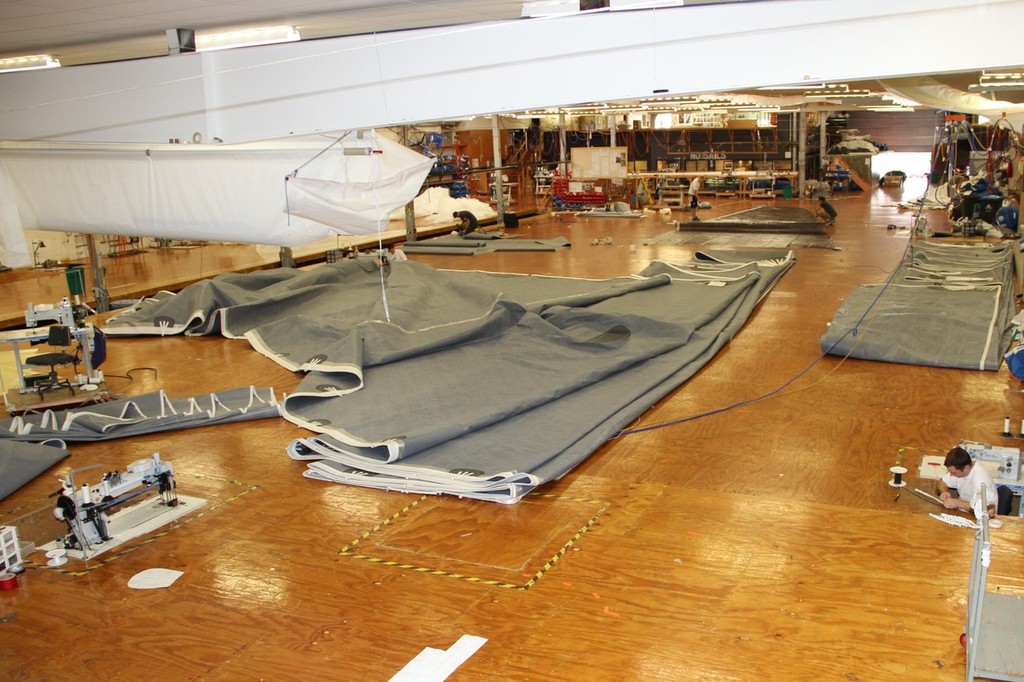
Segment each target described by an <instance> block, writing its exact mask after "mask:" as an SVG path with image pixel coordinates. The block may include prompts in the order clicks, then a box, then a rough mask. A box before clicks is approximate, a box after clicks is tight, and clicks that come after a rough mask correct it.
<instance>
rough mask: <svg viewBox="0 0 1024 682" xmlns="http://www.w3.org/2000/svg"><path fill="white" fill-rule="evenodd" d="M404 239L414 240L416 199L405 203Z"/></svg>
mask: <svg viewBox="0 0 1024 682" xmlns="http://www.w3.org/2000/svg"><path fill="white" fill-rule="evenodd" d="M405 241H407V242H414V241H416V201H415V200H413V201H410V202H409V203H407V204H406V205H405Z"/></svg>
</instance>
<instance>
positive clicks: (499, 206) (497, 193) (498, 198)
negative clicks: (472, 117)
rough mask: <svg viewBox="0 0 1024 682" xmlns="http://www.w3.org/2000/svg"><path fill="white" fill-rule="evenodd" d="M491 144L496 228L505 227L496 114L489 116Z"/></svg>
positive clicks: (503, 186)
mask: <svg viewBox="0 0 1024 682" xmlns="http://www.w3.org/2000/svg"><path fill="white" fill-rule="evenodd" d="M491 144H492V146H493V149H494V210H495V211H497V212H498V218H497V222H498V229H499V230H502V229H504V227H505V182H504V180H502V177H501V174H502V168H501V167H502V160H501V131H500V130H498V114H494V115H492V116H491Z"/></svg>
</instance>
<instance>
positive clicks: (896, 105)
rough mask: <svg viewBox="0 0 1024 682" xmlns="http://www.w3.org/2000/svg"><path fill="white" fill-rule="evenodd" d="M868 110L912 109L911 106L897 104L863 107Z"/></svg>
mask: <svg viewBox="0 0 1024 682" xmlns="http://www.w3.org/2000/svg"><path fill="white" fill-rule="evenodd" d="M864 108H865V109H867V110H868V111H913V110H914V108H913V107H901V106H899V105H898V104H894V105H892V106H884V107H864Z"/></svg>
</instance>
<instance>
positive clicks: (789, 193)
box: [782, 185, 793, 199]
mask: <svg viewBox="0 0 1024 682" xmlns="http://www.w3.org/2000/svg"><path fill="white" fill-rule="evenodd" d="M782 198H783V199H792V198H793V185H786V186H785V187H783V188H782Z"/></svg>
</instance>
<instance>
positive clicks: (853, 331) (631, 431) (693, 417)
mask: <svg viewBox="0 0 1024 682" xmlns="http://www.w3.org/2000/svg"><path fill="white" fill-rule="evenodd" d="M913 241H914V237H913V235H911V237H910V239H909V240H908V243H907V248H906V249H904V251H903V256H902V257H901V258H900V261H899V263H897V265H896V267H895V268H893V270H892V272H890V273H889V276H888V277H887V278H886V280H885V282H884V283H883V285H882V288H881V289H880V290H879V292H878V295H877V296H875V298H874V300H872V301H871V303H870V305H868V307H867V308H866V309H865V310H864V312H863V314H861V316H860V317H859V318H858V319H857V321H856V322H855V323H854V324H853V326H851V327H850V328H849V329H848V330H846V332H845V333H844V334H843V335H842V336H840V337H839V338H838V339H836V340H835V341H833V342H832V344H831V345H830V346H829V347H828V348H827V349H825V350H824V351H822V352H821V354H820V355H818V357H817V358H815V359H814V360H812V361H811V363H810V364H808V365H807V366H806V367H804V368H803V369H802V370H800V371H799V372H797V373H796V374H795V375H793V376H792V377H790V378H789V379H787V380H786V381H784V382H782V383H781V384H779V386H777V387H776V388H773V389H772V390H770V391H768V392H766V393H762V394H761V395H758V396H754V397H753V398H747V399H745V400H738V401H736V402H734V403H732V404H730V405H724V406H722V407H716V408H715V409H712V410H707V411H704V412H698V413H697V414H691V415H687V416H685V417H679V418H677V419H670V420H668V421H664V422H657V423H655V424H648V425H646V426H637V427H634V428H631V429H622V430H621V431H619V432H618V433H617V434H615V436H614V437H615V438H618V437H619V436H630V435H633V434H636V433H644V432H646V431H654V430H656V429H663V428H665V427H668V426H675V425H677V424H683V423H686V422H691V421H696V420H697V419H701V418H703V417H710V416H712V415H715V414H721V413H723V412H728V411H730V410H733V409H736V408H737V407H744V406H746V405H752V404H754V403H757V402H761V401H762V400H767V399H768V398H774V397H776V396H779V395H783V394H784V393H783V391H784V390H785V389H786V388H787V387H789V386H791V385H792V384H794V383H796V382H797V381H798V380H799V379H800V378H802V377H803V376H804V375H805V374H807V373H808V372H810V371H811V370H812V369H814V367H816V366H817V365H818V364H819V363H820V362H821V361H822V360H824V359H825V358H826V357H827V356H828V355H829V353H830V352H831V351H832V349H833V348H835V347H836V346H838V345H839V344H840V343H841V342H842V341H843V340H845V339H846V337H848V336H850V335H851V334H853V336H855V337H856V336H858V331H859V329H860V326H861V324H862V323H863V322H864V320H865V319H866V318H867V317H868V314H869V313H871V312H872V311H873V310H874V309H875V306H877V305H878V302H879V301H880V300H881V299H882V296H883V295H884V294H885V293H886V292H887V291H888V290H889V287H890V285H891V284H892V281H893V279H895V278H896V274H897V273H898V272H899V269H900V264H902V263H903V261H904V259H905V258H906V255H907V254H908V253H910V252H912V248H911V243H913ZM859 343H860V340H859V339H858V340H857V342H856V343H855V344H854V346H853V348H851V349H850V351H849V352H848V353H847V354H846V355H845V356H844V357H843V358H842V360H841V361H840V364H842V362H843V361H845V360H846V358H848V357H849V355H850V353H852V352H853V349H854V348H856V346H857V344H859ZM834 371H835V370H834V369H833V370H832V372H834ZM832 372H829V374H831V373H832ZM827 376H828V375H826V377H824V378H827ZM824 378H823V379H822V380H824ZM819 381H821V380H819ZM815 383H819V382H815ZM813 385H814V384H812V386H813ZM794 392H795V391H794Z"/></svg>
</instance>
